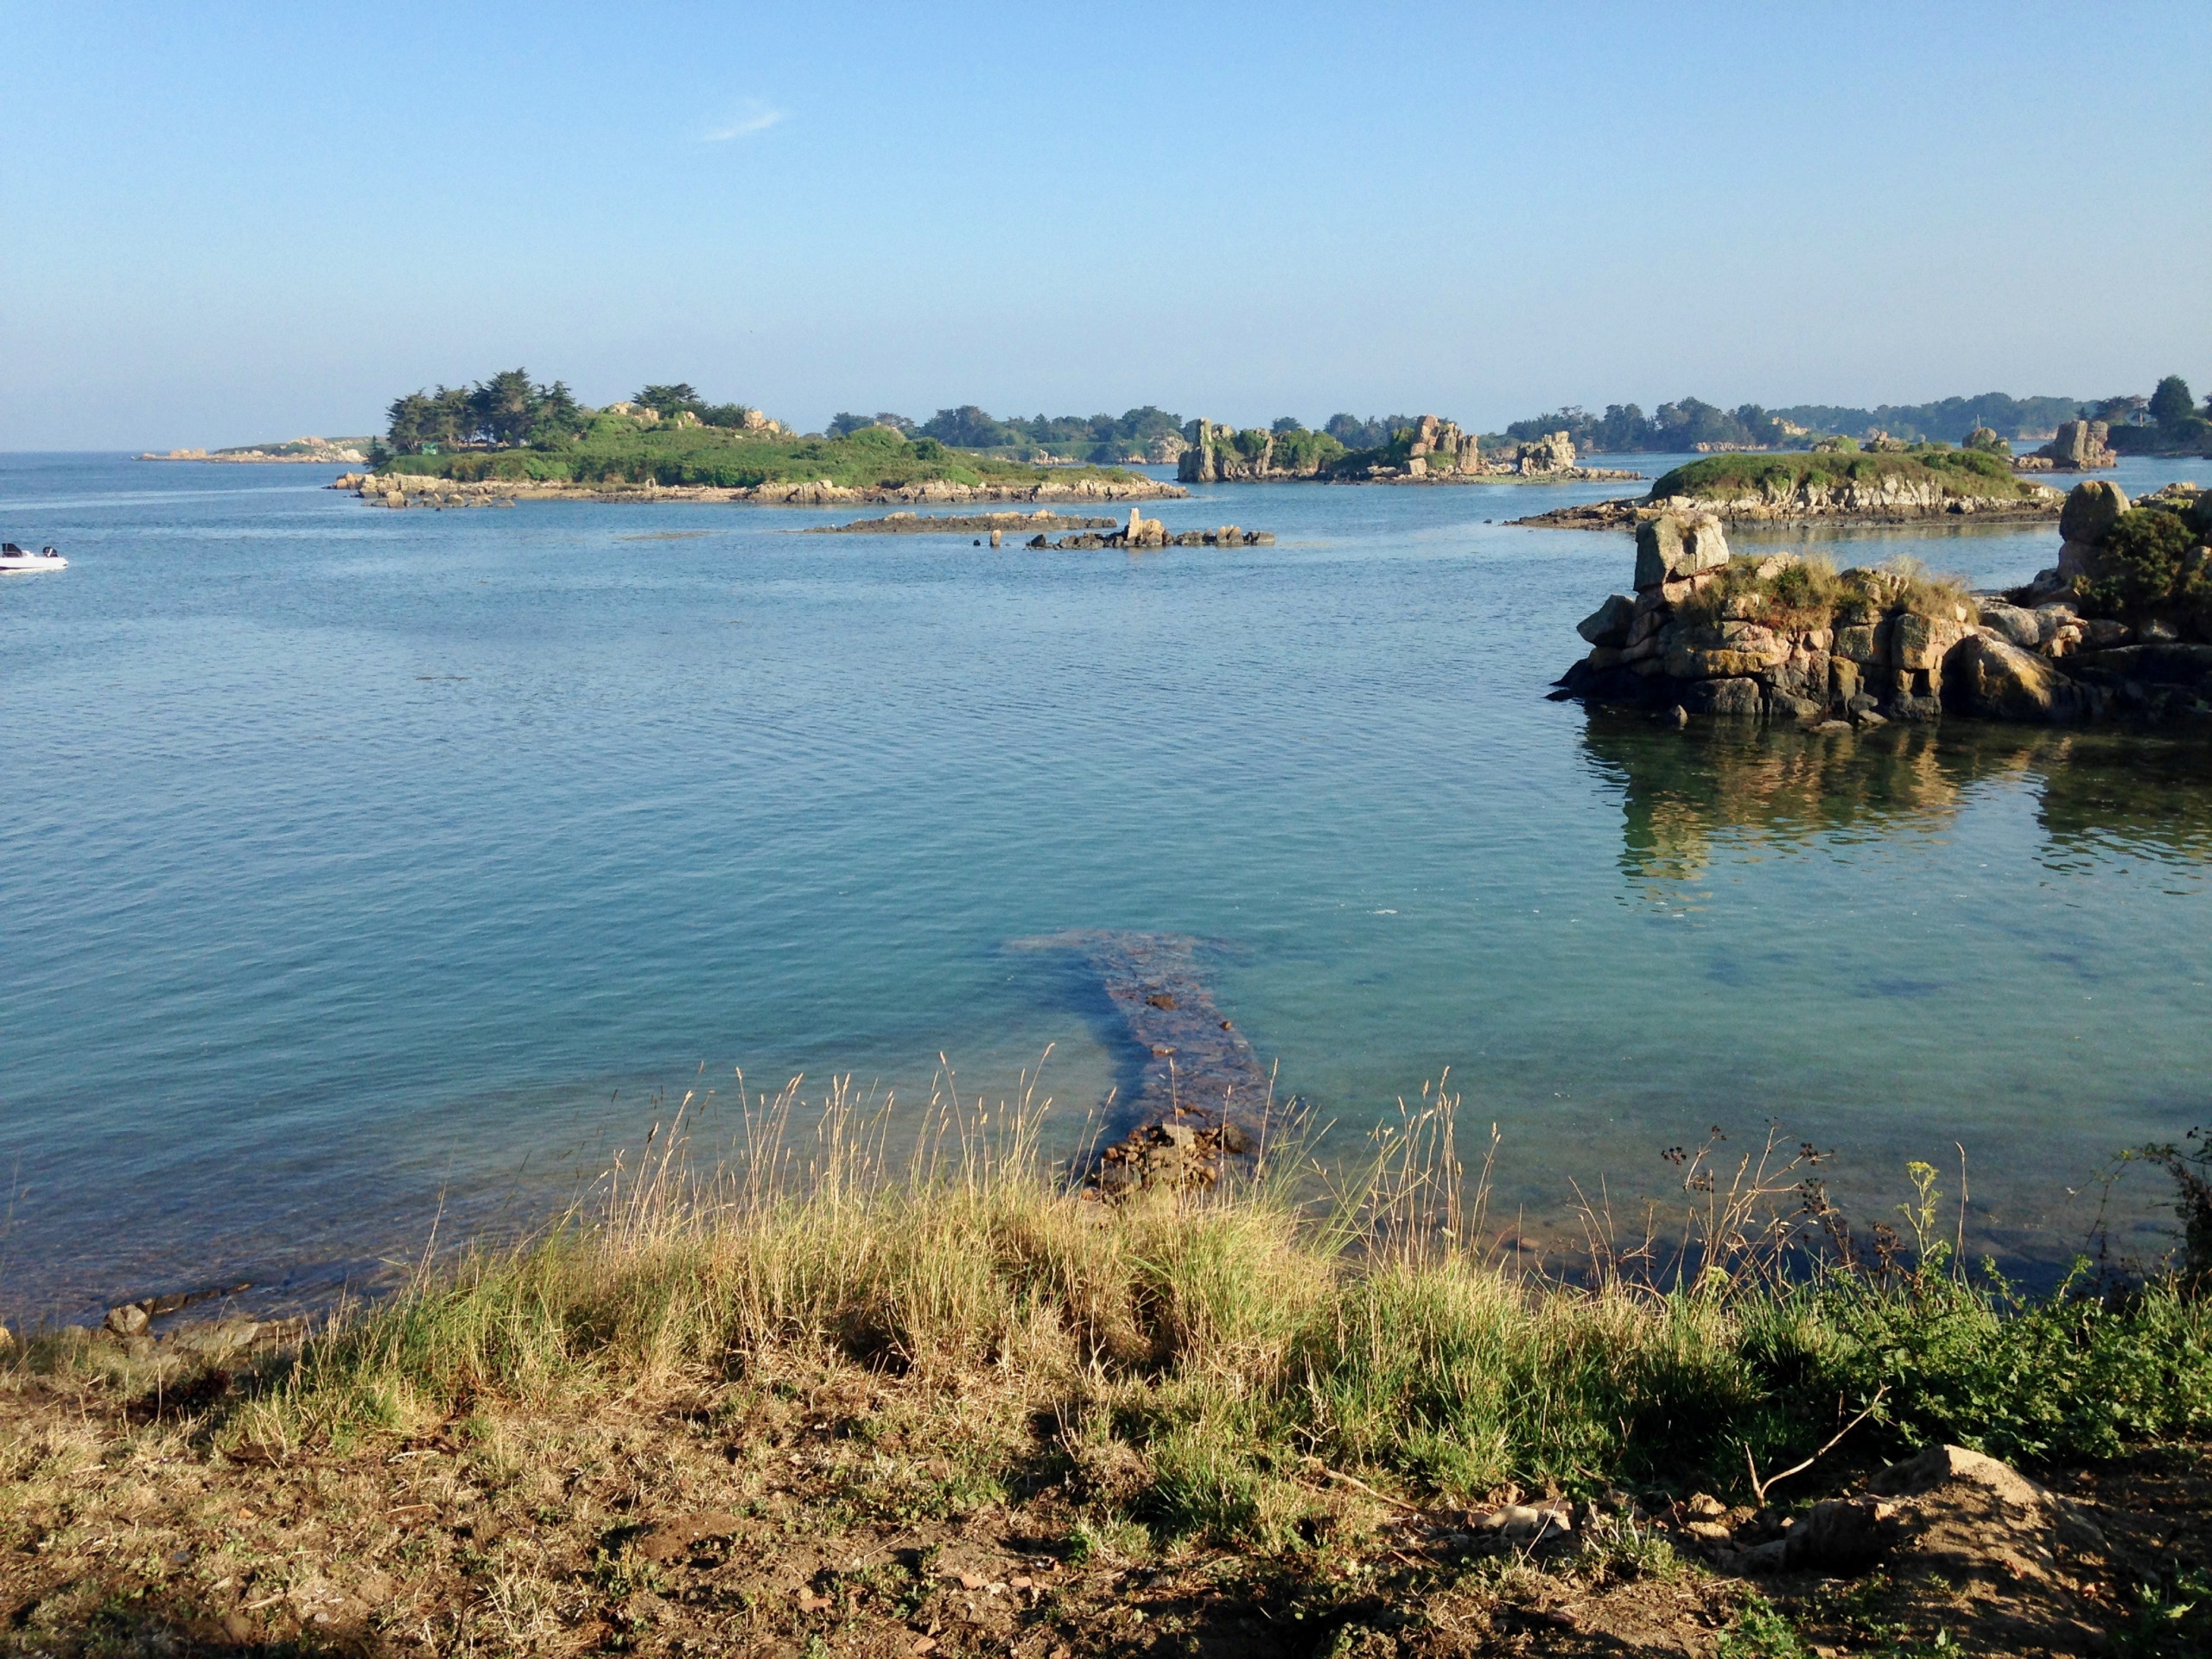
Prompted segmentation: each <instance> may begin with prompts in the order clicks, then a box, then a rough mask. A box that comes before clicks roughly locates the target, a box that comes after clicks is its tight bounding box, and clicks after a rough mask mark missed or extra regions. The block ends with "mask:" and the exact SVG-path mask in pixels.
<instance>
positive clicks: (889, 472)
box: [382, 415, 1135, 489]
mask: <svg viewBox="0 0 2212 1659" xmlns="http://www.w3.org/2000/svg"><path fill="white" fill-rule="evenodd" d="M382 470H384V471H386V472H391V473H400V474H407V475H409V476H412V477H431V478H450V479H454V480H461V481H464V482H472V483H474V482H481V481H483V480H490V479H504V480H514V481H517V482H521V481H524V480H537V481H540V482H557V483H574V484H606V483H628V484H645V483H655V484H660V485H664V486H677V485H705V486H713V487H715V488H721V489H750V488H753V487H754V486H758V485H761V484H766V483H817V482H821V481H823V480H827V481H829V483H832V484H836V485H839V486H843V487H846V488H853V489H891V488H898V487H900V486H905V485H909V484H918V483H925V482H929V481H931V480H943V481H944V482H947V483H953V484H967V485H978V484H1004V485H1031V484H1039V483H1046V482H1060V483H1065V482H1071V481H1073V480H1078V479H1082V478H1104V479H1113V480H1123V481H1126V480H1128V479H1130V478H1132V477H1134V476H1135V474H1129V473H1127V472H1125V471H1123V470H1122V469H1120V468H1117V467H1052V468H1049V469H1048V468H1044V467H1027V466H1023V465H1021V464H1020V463H1019V462H1016V461H1004V460H1001V459H998V458H995V457H993V456H988V455H979V454H973V453H971V452H969V451H965V450H958V449H950V448H946V447H945V446H944V445H943V444H940V443H938V442H934V441H933V440H931V439H927V438H923V439H916V440H911V441H910V440H907V439H905V438H902V437H900V436H899V435H898V434H897V433H895V432H893V431H891V430H889V429H887V428H884V427H880V426H872V427H863V428H861V429H860V430H859V431H857V432H855V433H852V434H851V435H849V436H846V437H842V438H802V437H793V436H790V435H772V436H771V435H760V434H757V433H750V432H745V431H741V430H738V429H731V428H724V427H714V426H676V425H671V424H664V425H659V426H640V425H639V423H637V422H636V421H635V420H633V419H631V418H629V417H626V416H620V415H602V416H599V417H598V418H597V419H596V420H594V422H593V423H592V425H591V427H590V428H589V429H588V430H587V431H586V432H585V433H583V434H582V435H581V437H580V438H579V439H578V440H577V441H576V442H574V443H572V444H569V445H566V446H563V447H562V448H551V449H502V450H480V451H466V452H463V453H461V454H450V455H401V456H397V457H394V458H393V459H392V460H391V461H389V462H388V463H387V464H386V465H385V467H384V468H383V469H382Z"/></svg>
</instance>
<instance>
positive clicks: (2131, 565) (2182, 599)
mask: <svg viewBox="0 0 2212 1659" xmlns="http://www.w3.org/2000/svg"><path fill="white" fill-rule="evenodd" d="M2208 538H2212V494H2208V495H2203V496H2199V497H2198V498H2197V499H2196V503H2195V504H2194V505H2190V506H2186V507H2184V506H2183V505H2182V504H2180V503H2178V502H2176V501H2172V500H2167V501H2146V502H2145V503H2144V504H2143V505H2140V506H2136V507H2130V508H2129V509H2128V510H2127V511H2126V512H2123V513H2121V514H2120V518H2118V519H2117V520H2116V521H2115V522H2114V523H2113V526H2112V528H2111V529H2110V530H2109V531H2106V532H2105V535H2104V537H2103V538H2102V539H2101V540H2100V541H2099V542H2098V543H2097V547H2096V552H2095V555H2094V559H2093V561H2092V563H2091V567H2090V569H2089V572H2088V574H2087V575H2081V576H2076V577H2075V579H2074V596H2075V600H2076V601H2079V602H2080V604H2081V607H2082V612H2083V613H2084V614H2086V615H2089V616H2109V617H2117V618H2119V619H2120V620H2122V621H2124V622H2126V623H2128V624H2129V625H2130V626H2142V625H2143V624H2144V623H2146V622H2151V621H2160V622H2164V623H2166V624H2168V625H2169V626H2172V627H2173V628H2174V629H2175V631H2176V632H2177V633H2179V634H2181V635H2182V636H2183V637H2184V638H2188V639H2203V640H2212V563H2209V562H2208V560H2207V556H2206V551H2205V546H2204V543H2205V542H2206V541H2207V539H2208Z"/></svg>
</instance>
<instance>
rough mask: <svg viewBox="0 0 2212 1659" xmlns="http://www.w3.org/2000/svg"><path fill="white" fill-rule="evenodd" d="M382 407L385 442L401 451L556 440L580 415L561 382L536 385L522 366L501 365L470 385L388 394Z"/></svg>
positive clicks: (579, 423)
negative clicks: (386, 424) (385, 406)
mask: <svg viewBox="0 0 2212 1659" xmlns="http://www.w3.org/2000/svg"><path fill="white" fill-rule="evenodd" d="M387 413H388V415H389V417H390V426H389V427H388V429H386V432H385V443H386V444H388V445H389V446H390V448H391V452H392V453H393V454H402V455H413V454H435V453H437V452H438V451H440V450H448V449H453V448H458V447H460V446H462V445H465V444H488V445H495V446H496V445H512V444H521V443H531V444H537V445H541V446H552V445H556V444H559V443H561V442H565V441H567V440H569V439H570V438H572V437H573V436H574V435H575V434H576V433H577V432H578V431H579V430H580V429H582V427H583V425H584V423H585V418H586V416H585V411H584V410H582V408H581V407H580V406H579V405H578V404H577V403H576V400H575V397H572V396H571V395H570V394H569V388H568V387H567V385H564V384H563V382H561V381H558V380H556V381H555V382H553V384H552V385H537V384H536V383H534V382H533V381H532V380H531V378H530V371H529V370H527V369H503V370H501V371H500V372H499V373H497V374H495V375H493V377H492V378H490V379H489V380H480V381H478V382H477V383H476V384H475V385H474V386H440V387H439V388H438V389H437V390H436V391H410V392H409V393H408V394H407V395H406V396H405V397H397V398H394V399H393V400H392V404H391V409H390V410H388V411H387Z"/></svg>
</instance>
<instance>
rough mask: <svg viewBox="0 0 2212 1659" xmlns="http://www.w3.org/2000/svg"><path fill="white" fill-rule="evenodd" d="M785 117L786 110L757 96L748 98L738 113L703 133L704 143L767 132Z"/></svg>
mask: <svg viewBox="0 0 2212 1659" xmlns="http://www.w3.org/2000/svg"><path fill="white" fill-rule="evenodd" d="M783 118H784V112H783V111H781V110H779V109H772V108H771V107H770V106H769V105H766V104H763V103H762V102H761V101H760V99H757V98H748V99H746V100H745V102H744V103H743V104H741V105H739V106H738V111H737V114H736V115H735V116H734V117H733V118H731V119H729V120H728V121H725V122H724V123H722V124H721V125H720V126H718V127H709V128H708V129H707V130H706V131H704V132H702V133H701V134H700V135H699V137H700V139H701V141H702V143H709V144H726V143H728V142H729V141H730V140H731V139H733V138H744V137H750V136H751V135H752V134H753V133H756V132H766V131H767V130H768V129H769V128H771V127H772V126H774V125H775V124H777V123H778V122H779V121H780V120H782V119H783Z"/></svg>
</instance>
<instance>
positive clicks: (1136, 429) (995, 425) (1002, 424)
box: [831, 404, 1183, 463]
mask: <svg viewBox="0 0 2212 1659" xmlns="http://www.w3.org/2000/svg"><path fill="white" fill-rule="evenodd" d="M859 419H860V417H859V416H851V415H840V416H837V420H836V422H833V423H831V425H832V429H835V427H836V425H837V423H842V422H848V421H850V422H858V421H859ZM874 420H875V421H876V422H878V423H881V424H885V425H890V426H894V427H896V428H898V429H899V430H902V431H907V432H913V433H918V434H919V435H921V436H923V437H925V438H935V439H936V440H937V441H938V442H939V443H942V444H944V445H947V446H948V447H950V448H956V449H986V450H1000V451H1004V452H1006V453H1007V454H1012V455H1015V456H1019V457H1025V458H1026V457H1027V456H1029V455H1032V454H1041V453H1049V454H1055V455H1064V456H1081V457H1083V458H1084V459H1086V460H1090V461H1102V462H1109V463H1110V462H1114V461H1128V460H1141V458H1142V457H1143V455H1144V454H1145V451H1146V449H1147V448H1148V447H1149V446H1150V445H1151V444H1152V443H1153V442H1155V441H1156V440H1158V439H1160V438H1166V437H1172V436H1173V435H1175V434H1177V433H1178V432H1179V431H1181V430H1182V428H1183V420H1182V417H1181V416H1178V415H1171V414H1169V413H1168V412H1167V411H1166V410H1162V409H1155V408H1154V407H1153V406H1152V405H1151V404H1146V405H1145V406H1144V407H1143V408H1142V409H1133V410H1129V411H1128V413H1126V414H1123V415H1119V416H1115V415H1090V416H1082V415H1061V416H1046V415H1038V416H1033V417H1030V418H1027V419H1025V418H1023V417H1022V416H1009V417H1007V419H1005V420H1000V419H998V418H996V417H995V416H991V415H989V414H988V413H986V412H985V411H984V410H981V409H978V408H977V407H976V405H975V404H963V405H962V406H961V407H960V408H958V409H940V410H938V412H937V413H936V414H935V415H933V416H931V417H930V418H929V419H928V420H926V421H925V422H923V423H921V424H920V425H919V426H916V425H915V424H914V423H912V421H909V420H907V419H906V417H905V416H900V415H878V416H874Z"/></svg>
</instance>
